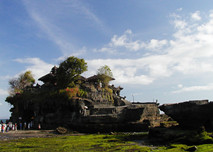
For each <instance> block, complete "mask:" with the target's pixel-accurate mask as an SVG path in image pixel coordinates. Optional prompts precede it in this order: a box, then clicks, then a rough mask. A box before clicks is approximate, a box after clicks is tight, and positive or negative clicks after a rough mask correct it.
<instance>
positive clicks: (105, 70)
mask: <svg viewBox="0 0 213 152" xmlns="http://www.w3.org/2000/svg"><path fill="white" fill-rule="evenodd" d="M97 74H98V75H99V74H100V75H101V74H104V75H107V76H109V77H113V74H112V71H111V69H110V68H109V66H107V65H104V66H101V67H100V68H99V69H98V70H97Z"/></svg>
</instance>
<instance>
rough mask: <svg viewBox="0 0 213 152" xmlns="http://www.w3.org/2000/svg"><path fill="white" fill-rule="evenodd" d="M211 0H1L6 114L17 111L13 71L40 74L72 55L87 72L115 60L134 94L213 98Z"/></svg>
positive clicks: (0, 79)
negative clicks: (11, 97) (11, 92)
mask: <svg viewBox="0 0 213 152" xmlns="http://www.w3.org/2000/svg"><path fill="white" fill-rule="evenodd" d="M212 4H213V2H212V1H211V0H206V1H205V3H204V2H202V1H200V0H187V1H183V0H173V1H171V0H158V1H156V0H107V1H104V0H102V1H101V0H87V1H85V0H84V1H83V0H36V1H35V0H13V1H8V0H1V1H0V54H1V55H0V70H1V72H0V118H9V116H10V113H9V109H10V106H9V105H8V104H7V103H6V102H5V101H4V100H5V98H6V97H7V96H8V89H9V85H8V81H9V80H10V79H11V78H14V77H16V76H17V75H19V74H20V73H23V72H25V71H26V70H31V71H32V72H33V75H34V77H35V79H38V78H39V77H41V76H43V75H44V74H46V73H48V72H49V71H50V69H51V68H52V66H54V65H58V64H59V63H60V62H61V61H62V60H64V59H65V58H66V57H68V56H76V57H79V58H84V59H85V60H86V62H87V63H88V71H87V72H85V73H84V74H83V75H84V76H86V77H89V76H92V75H94V74H96V71H97V69H98V68H99V67H100V66H102V65H108V66H109V67H110V68H111V70H112V72H113V75H114V77H115V79H116V80H115V81H114V82H112V83H114V84H115V85H116V86H119V85H121V86H122V87H124V90H123V91H122V96H126V97H127V99H128V100H129V101H132V100H133V96H134V100H135V101H140V102H146V101H153V100H156V99H157V100H158V101H159V102H160V103H161V104H163V103H174V102H181V101H186V100H194V99H209V100H213V60H212V59H213V8H212ZM39 83H40V82H39Z"/></svg>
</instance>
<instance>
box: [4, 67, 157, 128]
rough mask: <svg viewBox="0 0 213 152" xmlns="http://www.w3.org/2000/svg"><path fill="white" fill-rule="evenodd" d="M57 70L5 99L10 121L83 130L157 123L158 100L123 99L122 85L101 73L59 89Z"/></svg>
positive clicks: (146, 125) (54, 69) (147, 126)
mask: <svg viewBox="0 0 213 152" xmlns="http://www.w3.org/2000/svg"><path fill="white" fill-rule="evenodd" d="M56 72H57V67H53V68H52V70H51V72H50V73H48V74H47V75H45V76H43V77H41V78H40V79H39V80H40V81H42V82H43V83H44V84H43V85H41V86H40V85H36V86H32V87H27V88H25V90H24V91H23V93H22V94H16V95H15V96H13V97H8V98H7V99H6V101H7V102H9V103H10V104H12V105H13V107H12V108H11V110H10V111H11V112H12V115H11V121H13V122H19V123H24V122H27V123H30V122H32V123H33V124H34V127H35V128H36V127H37V126H38V124H39V125H41V128H42V129H55V128H57V127H59V126H62V127H66V128H69V129H74V130H78V131H82V132H98V131H101V132H110V131H141V130H147V129H148V128H149V127H150V126H151V127H154V126H159V125H160V114H159V109H158V104H157V103H155V102H153V103H152V102H151V103H148V102H147V103H131V102H129V101H127V100H125V97H121V96H120V91H121V90H122V89H123V88H122V87H120V86H119V87H115V86H114V85H109V86H103V84H101V82H102V78H103V77H102V75H94V76H92V77H89V78H85V77H82V76H80V77H79V78H78V80H77V81H76V82H75V87H73V88H69V87H67V88H65V89H59V88H58V87H57V83H56ZM104 77H106V76H104ZM108 79H110V80H114V78H111V77H109V78H108Z"/></svg>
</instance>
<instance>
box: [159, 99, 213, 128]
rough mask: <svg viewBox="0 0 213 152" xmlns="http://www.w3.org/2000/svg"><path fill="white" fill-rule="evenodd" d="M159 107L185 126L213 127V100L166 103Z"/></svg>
mask: <svg viewBox="0 0 213 152" xmlns="http://www.w3.org/2000/svg"><path fill="white" fill-rule="evenodd" d="M159 108H160V110H162V111H163V112H165V114H166V115H168V116H170V117H171V118H173V119H174V120H175V121H177V122H178V123H179V125H180V126H182V127H183V128H200V127H201V126H204V127H205V128H207V129H213V102H209V101H208V100H196V101H187V102H181V103H175V104H164V105H161V106H160V107H159Z"/></svg>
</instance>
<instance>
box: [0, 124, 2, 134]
mask: <svg viewBox="0 0 213 152" xmlns="http://www.w3.org/2000/svg"><path fill="white" fill-rule="evenodd" d="M1 127H2V124H1V123H0V132H2V129H1Z"/></svg>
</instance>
